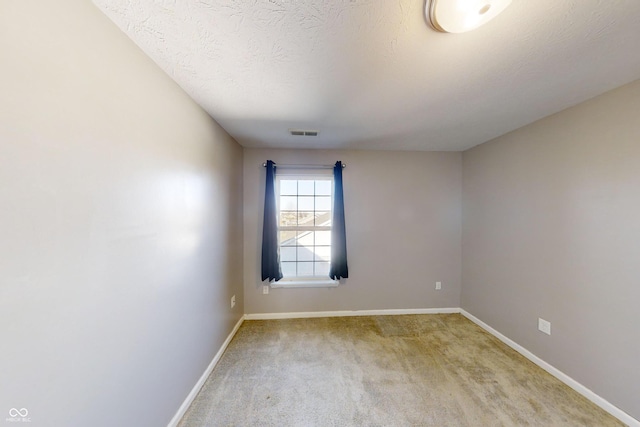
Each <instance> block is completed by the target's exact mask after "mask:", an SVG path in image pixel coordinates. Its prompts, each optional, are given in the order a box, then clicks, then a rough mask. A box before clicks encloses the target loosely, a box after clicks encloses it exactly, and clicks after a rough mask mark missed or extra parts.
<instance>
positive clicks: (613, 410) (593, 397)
mask: <svg viewBox="0 0 640 427" xmlns="http://www.w3.org/2000/svg"><path fill="white" fill-rule="evenodd" d="M460 313H461V314H462V315H463V316H464V317H466V318H467V319H469V320H471V321H472V322H473V323H475V324H477V325H478V326H480V327H481V328H482V329H484V330H485V331H487V332H489V333H490V334H491V335H493V336H495V337H496V338H498V339H499V340H500V341H502V342H503V343H505V344H506V345H508V346H509V347H511V348H512V349H514V350H515V351H517V352H518V353H520V354H521V355H523V356H524V357H526V358H527V359H529V360H530V361H532V362H533V363H535V364H536V365H538V366H539V367H541V368H542V369H544V370H545V371H547V372H548V373H550V374H551V375H553V376H554V377H556V378H557V379H559V380H560V381H562V382H563V383H565V384H566V385H568V386H569V387H571V388H572V389H574V390H575V391H577V392H578V393H580V394H581V395H583V396H584V397H586V398H587V399H589V400H590V401H592V402H593V403H595V404H596V405H598V406H599V407H601V408H602V409H604V410H605V411H607V412H608V413H610V414H611V415H613V416H614V417H616V418H617V419H619V420H620V421H622V422H623V423H625V424H627V425H628V426H629V427H640V421H638V420H636V419H635V418H633V417H632V416H631V415H629V414H627V413H626V412H624V411H623V410H622V409H620V408H618V407H616V406H614V405H613V404H611V403H609V402H608V401H607V400H606V399H604V398H602V397H600V396H598V395H597V394H596V393H594V392H593V391H591V390H590V389H588V388H587V387H585V386H583V385H582V384H580V383H579V382H578V381H576V380H574V379H573V378H571V377H570V376H568V375H567V374H565V373H564V372H562V371H560V370H559V369H557V368H555V367H553V366H552V365H550V364H549V363H547V362H545V361H544V360H542V359H540V358H539V357H538V356H536V355H535V354H533V353H531V352H530V351H529V350H527V349H526V348H524V347H522V346H521V345H520V344H518V343H516V342H515V341H513V340H511V339H510V338H507V337H506V336H504V335H502V334H501V333H500V332H498V331H496V330H495V329H493V328H492V327H491V326H489V325H487V324H486V323H484V322H483V321H482V320H480V319H478V318H477V317H475V316H474V315H473V314H471V313H469V312H468V311H466V310H464V309H460Z"/></svg>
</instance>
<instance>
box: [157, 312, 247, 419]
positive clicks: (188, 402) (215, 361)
mask: <svg viewBox="0 0 640 427" xmlns="http://www.w3.org/2000/svg"><path fill="white" fill-rule="evenodd" d="M242 322H244V316H242V317H241V318H240V320H238V323H236V325H235V326H234V327H233V330H232V331H231V333H230V334H229V336H228V337H227V339H226V340H224V343H222V347H220V350H218V352H217V353H216V355H215V356H213V360H211V363H209V366H207V369H205V371H204V373H203V374H202V376H201V377H200V379H199V380H198V382H197V383H196V385H195V386H194V387H193V389H191V393H189V395H188V396H187V398H186V399H185V400H184V402H182V405H180V409H178V412H176V414H175V415H174V416H173V418H172V419H171V421H169V424H168V425H167V427H177V426H178V423H179V422H180V420H181V419H182V417H183V416H184V414H185V413H186V412H187V409H189V406H191V403H192V402H193V399H195V398H196V396H197V395H198V392H199V391H200V389H201V388H202V386H203V385H204V383H205V381H207V378H209V375H211V372H212V371H213V368H215V367H216V365H217V364H218V361H219V360H220V358H221V357H222V354H223V353H224V351H225V350H226V349H227V346H228V345H229V343H230V342H231V340H232V339H233V337H234V336H235V334H236V332H238V329H239V328H240V325H242Z"/></svg>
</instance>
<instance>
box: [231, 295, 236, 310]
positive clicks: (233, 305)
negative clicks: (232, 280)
mask: <svg viewBox="0 0 640 427" xmlns="http://www.w3.org/2000/svg"><path fill="white" fill-rule="evenodd" d="M235 306H236V296H235V295H234V296H232V297H231V308H233V307H235Z"/></svg>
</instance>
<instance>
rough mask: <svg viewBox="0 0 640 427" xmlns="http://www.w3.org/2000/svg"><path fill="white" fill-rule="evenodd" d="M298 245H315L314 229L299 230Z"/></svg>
mask: <svg viewBox="0 0 640 427" xmlns="http://www.w3.org/2000/svg"><path fill="white" fill-rule="evenodd" d="M298 245H300V246H313V231H298Z"/></svg>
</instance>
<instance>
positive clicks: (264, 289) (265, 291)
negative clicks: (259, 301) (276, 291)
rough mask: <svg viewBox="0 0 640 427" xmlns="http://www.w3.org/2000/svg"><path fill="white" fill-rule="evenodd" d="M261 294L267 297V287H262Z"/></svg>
mask: <svg viewBox="0 0 640 427" xmlns="http://www.w3.org/2000/svg"><path fill="white" fill-rule="evenodd" d="M262 293H263V294H264V295H267V294H268V293H269V285H263V286H262Z"/></svg>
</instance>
